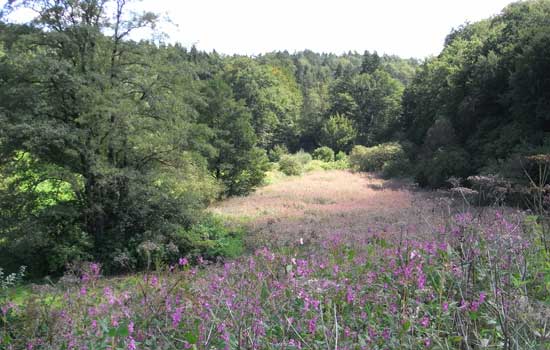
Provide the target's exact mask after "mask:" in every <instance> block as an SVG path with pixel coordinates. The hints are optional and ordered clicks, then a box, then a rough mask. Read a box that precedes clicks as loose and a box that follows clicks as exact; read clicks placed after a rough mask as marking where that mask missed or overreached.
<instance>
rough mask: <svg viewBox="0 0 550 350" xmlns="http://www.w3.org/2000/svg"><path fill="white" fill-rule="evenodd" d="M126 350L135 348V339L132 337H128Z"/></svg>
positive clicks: (134, 349)
mask: <svg viewBox="0 0 550 350" xmlns="http://www.w3.org/2000/svg"><path fill="white" fill-rule="evenodd" d="M128 350H136V341H135V340H134V338H132V337H128Z"/></svg>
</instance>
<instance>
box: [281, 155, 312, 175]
mask: <svg viewBox="0 0 550 350" xmlns="http://www.w3.org/2000/svg"><path fill="white" fill-rule="evenodd" d="M306 164H307V163H306ZM279 170H281V171H282V172H283V173H284V174H285V175H288V176H293V175H300V174H302V172H303V171H304V164H303V163H302V162H301V161H300V159H299V158H298V157H296V156H295V155H294V156H290V155H285V156H283V157H282V158H281V160H280V161H279Z"/></svg>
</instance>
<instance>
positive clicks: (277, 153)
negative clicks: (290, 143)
mask: <svg viewBox="0 0 550 350" xmlns="http://www.w3.org/2000/svg"><path fill="white" fill-rule="evenodd" d="M287 154H288V149H287V148H286V146H285V145H275V147H273V148H272V149H271V151H269V160H270V161H272V162H274V163H276V162H278V161H280V160H281V158H282V157H283V156H284V155H287Z"/></svg>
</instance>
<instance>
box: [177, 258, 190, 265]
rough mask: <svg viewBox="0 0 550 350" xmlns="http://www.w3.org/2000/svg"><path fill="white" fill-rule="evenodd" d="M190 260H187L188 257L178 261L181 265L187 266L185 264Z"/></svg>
mask: <svg viewBox="0 0 550 350" xmlns="http://www.w3.org/2000/svg"><path fill="white" fill-rule="evenodd" d="M188 262H189V261H188V260H187V258H180V259H179V261H178V264H179V265H180V266H185V265H187V263H188Z"/></svg>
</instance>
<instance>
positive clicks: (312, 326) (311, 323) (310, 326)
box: [307, 317, 317, 334]
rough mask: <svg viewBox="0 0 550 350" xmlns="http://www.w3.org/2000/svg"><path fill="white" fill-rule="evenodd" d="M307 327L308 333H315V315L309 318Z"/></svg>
mask: <svg viewBox="0 0 550 350" xmlns="http://www.w3.org/2000/svg"><path fill="white" fill-rule="evenodd" d="M307 328H308V330H309V333H311V334H315V331H316V330H317V317H314V318H312V319H311V320H309V322H308V326H307Z"/></svg>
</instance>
